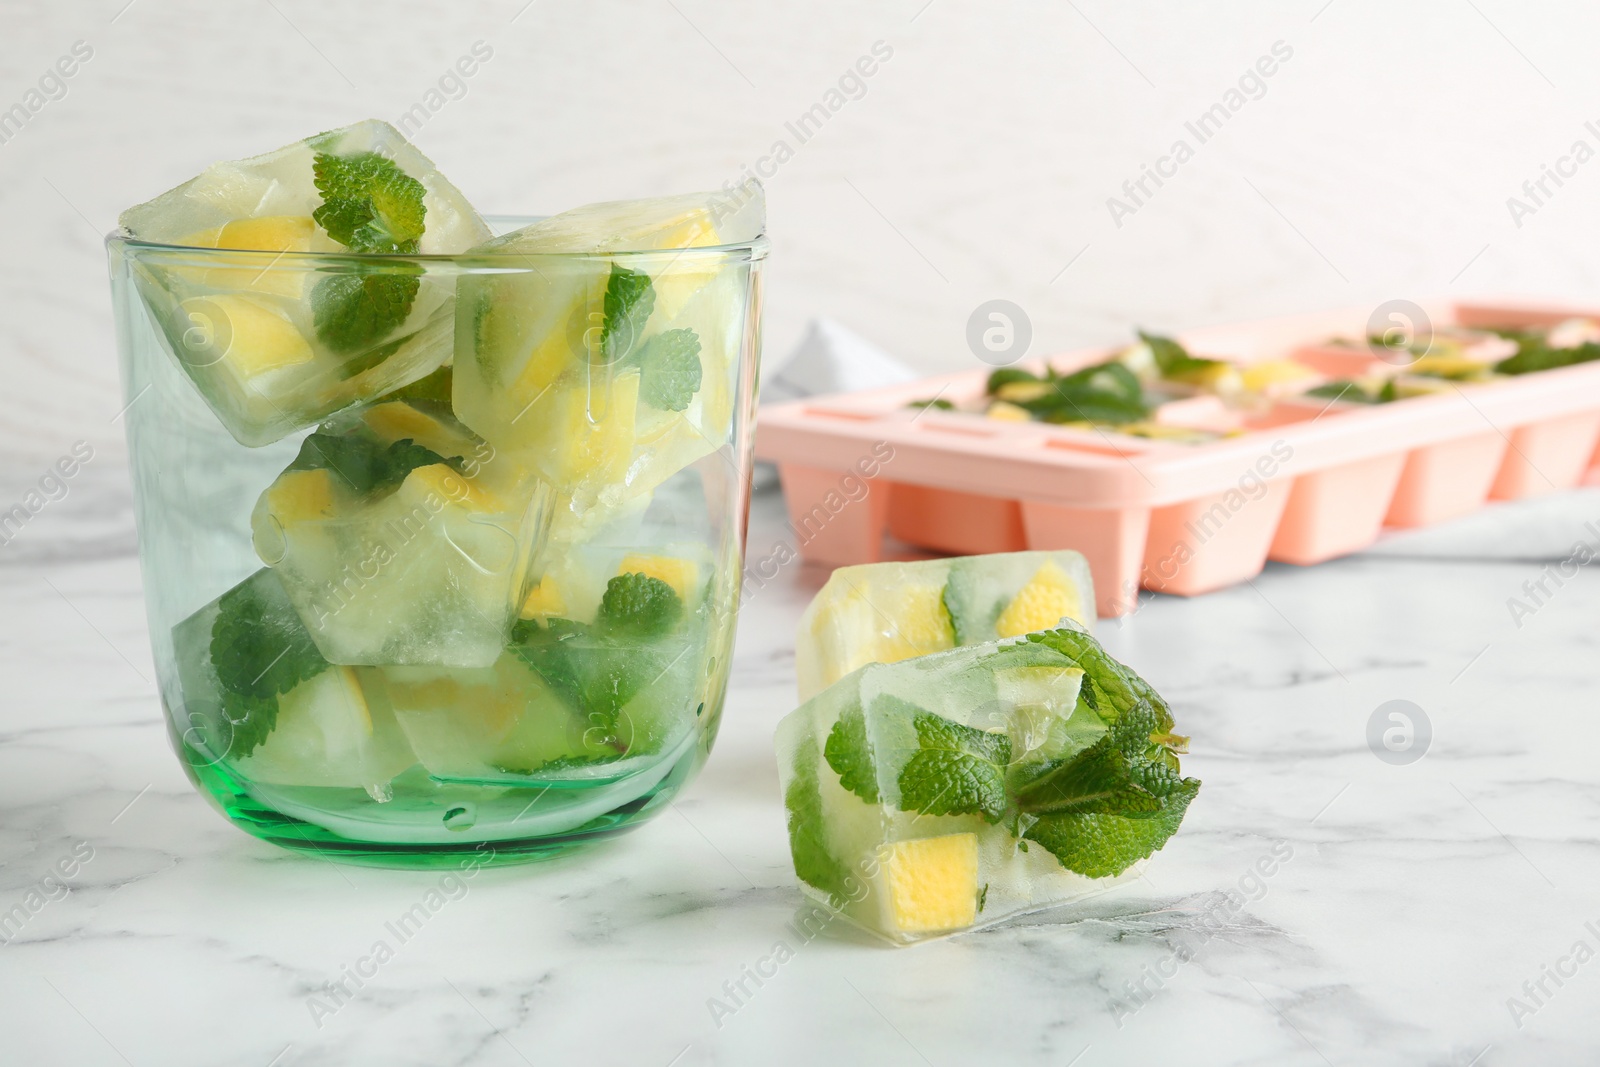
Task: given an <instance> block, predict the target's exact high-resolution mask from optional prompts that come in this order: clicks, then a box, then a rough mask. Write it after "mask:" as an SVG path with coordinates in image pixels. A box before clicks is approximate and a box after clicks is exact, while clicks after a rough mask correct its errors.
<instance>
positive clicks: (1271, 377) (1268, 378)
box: [1239, 359, 1317, 393]
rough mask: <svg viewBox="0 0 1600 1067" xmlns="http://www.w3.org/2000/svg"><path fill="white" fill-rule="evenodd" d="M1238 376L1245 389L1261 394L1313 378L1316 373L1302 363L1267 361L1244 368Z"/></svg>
mask: <svg viewBox="0 0 1600 1067" xmlns="http://www.w3.org/2000/svg"><path fill="white" fill-rule="evenodd" d="M1239 376H1240V377H1241V378H1242V379H1243V381H1244V387H1245V389H1247V390H1249V391H1250V392H1252V393H1261V392H1265V391H1266V390H1268V389H1270V388H1271V387H1272V386H1274V385H1283V384H1285V383H1288V382H1298V381H1303V380H1305V379H1307V378H1315V377H1316V376H1317V372H1316V371H1314V370H1312V369H1311V368H1310V367H1308V366H1306V365H1305V364H1304V363H1296V362H1295V361H1294V360H1292V359H1267V360H1262V361H1261V362H1260V363H1252V364H1250V365H1249V366H1248V367H1245V368H1244V369H1243V370H1242V371H1240V372H1239Z"/></svg>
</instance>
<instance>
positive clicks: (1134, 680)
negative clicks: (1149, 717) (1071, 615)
mask: <svg viewBox="0 0 1600 1067" xmlns="http://www.w3.org/2000/svg"><path fill="white" fill-rule="evenodd" d="M1027 640H1028V641H1031V642H1033V643H1035V644H1040V645H1044V646H1045V647H1046V648H1049V649H1053V650H1054V651H1056V652H1059V653H1060V654H1061V655H1063V656H1065V657H1066V658H1067V659H1068V660H1069V661H1070V662H1071V665H1072V666H1074V667H1082V668H1083V688H1082V689H1081V690H1079V694H1080V696H1079V699H1080V700H1082V701H1083V702H1084V703H1086V704H1087V705H1088V706H1089V707H1090V708H1091V709H1092V710H1093V711H1094V712H1095V714H1097V715H1099V716H1100V718H1102V719H1104V720H1105V721H1106V722H1107V723H1115V722H1116V720H1117V719H1118V718H1120V717H1121V716H1122V715H1123V714H1125V713H1127V712H1128V711H1130V710H1132V709H1133V708H1134V707H1135V706H1136V705H1137V704H1138V703H1139V702H1140V701H1144V702H1146V703H1148V704H1149V705H1150V708H1151V711H1152V713H1153V714H1154V715H1155V726H1154V728H1153V730H1154V732H1156V733H1163V734H1164V733H1169V732H1170V731H1171V730H1172V709H1171V708H1169V707H1168V706H1167V702H1166V701H1165V700H1163V699H1162V697H1161V694H1159V693H1157V692H1156V691H1155V690H1154V689H1152V688H1151V687H1150V683H1149V682H1146V681H1145V680H1144V679H1143V678H1141V677H1139V676H1138V675H1137V674H1135V673H1134V672H1133V671H1131V670H1129V669H1128V668H1127V667H1125V666H1123V665H1122V664H1121V663H1118V662H1117V661H1116V660H1115V659H1113V658H1111V656H1110V654H1109V653H1107V652H1106V650H1105V649H1104V648H1102V647H1100V642H1098V641H1096V640H1095V639H1094V638H1093V637H1091V636H1090V635H1089V634H1087V633H1085V632H1084V631H1082V630H1076V629H1073V628H1071V627H1066V626H1063V627H1060V628H1059V629H1055V630H1041V631H1039V632H1038V633H1032V634H1028V636H1027Z"/></svg>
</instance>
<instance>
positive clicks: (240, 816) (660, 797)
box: [178, 740, 709, 870]
mask: <svg viewBox="0 0 1600 1067" xmlns="http://www.w3.org/2000/svg"><path fill="white" fill-rule="evenodd" d="M707 747H709V746H707V745H704V744H693V743H691V744H690V745H688V747H687V748H686V749H685V750H683V751H682V752H681V753H680V754H678V756H677V758H676V759H675V760H672V761H671V762H670V764H667V765H666V766H665V773H657V774H641V775H638V776H636V778H635V779H634V780H633V781H632V782H631V783H628V784H630V785H631V788H629V789H627V790H626V792H625V793H624V794H622V795H621V796H619V795H618V794H617V786H618V784H619V783H615V782H613V783H605V784H602V785H600V786H599V787H597V788H593V789H589V790H573V789H570V788H563V789H561V790H559V795H558V796H557V797H556V798H555V799H554V800H553V801H550V802H549V803H544V801H546V798H548V797H550V795H551V794H552V793H557V792H558V791H557V790H555V789H554V788H552V787H551V786H549V785H539V784H529V785H524V786H517V787H506V786H503V785H502V786H487V785H470V784H461V783H453V782H441V781H438V780H436V779H433V778H430V777H428V776H427V775H426V774H425V773H424V772H422V771H421V770H420V768H413V769H412V770H411V771H408V772H406V773H405V774H403V775H401V776H400V777H399V778H397V779H395V780H394V782H392V783H390V784H389V786H388V788H387V789H386V794H387V795H385V797H384V799H383V800H379V799H377V797H376V796H374V795H372V794H371V793H369V792H368V791H366V790H361V789H330V788H308V787H286V786H271V785H264V784H261V783H252V782H247V781H245V780H244V779H242V778H240V777H239V776H238V775H236V774H234V773H233V772H232V771H231V770H230V769H229V768H228V767H227V766H226V765H225V764H220V763H215V762H212V761H210V760H209V759H208V758H207V757H206V756H205V755H204V754H203V753H201V752H199V751H198V750H196V749H194V748H193V747H191V746H190V745H188V744H186V743H184V742H182V741H181V740H180V741H179V742H178V751H179V755H180V757H181V758H182V760H183V763H184V766H185V768H186V769H187V770H188V772H189V777H190V779H191V780H192V781H194V783H195V784H196V785H197V786H199V787H200V791H201V792H202V793H203V794H204V795H206V796H207V797H209V798H210V799H211V801H212V803H213V804H214V805H215V806H216V807H217V809H218V810H219V811H220V812H221V813H222V815H223V816H224V817H225V818H227V819H228V821H230V822H232V823H233V824H234V825H235V826H237V827H239V829H241V830H243V831H244V832H246V833H248V834H250V835H251V836H253V837H258V838H260V839H261V840H263V841H268V842H270V843H272V844H274V845H278V846H280V847H282V848H286V849H290V850H291V851H295V852H304V853H313V854H315V855H318V856H321V857H323V858H326V859H332V860H337V861H339V862H341V863H353V864H359V865H362V866H368V867H388V868H395V869H409V870H441V869H464V868H466V867H469V866H471V867H474V868H477V867H501V866H509V865H511V864H517V863H530V862H534V861H536V860H541V859H549V858H551V857H554V856H557V855H561V854H563V853H567V852H571V851H574V850H576V849H581V848H583V847H585V846H587V845H591V844H594V843H595V842H598V841H600V840H603V839H604V838H607V837H612V836H615V835H617V834H620V833H625V832H626V831H628V830H632V829H633V828H635V827H637V826H639V825H640V824H642V823H644V822H646V821H648V820H649V819H652V818H654V817H655V816H656V815H657V814H658V813H659V812H660V811H662V810H663V809H664V808H665V807H666V805H667V804H668V802H670V801H671V799H672V798H673V796H675V795H676V794H677V792H678V790H679V789H680V788H682V786H683V785H684V784H685V783H686V782H687V781H688V780H689V779H690V778H691V777H692V776H693V775H694V772H695V770H696V769H697V768H698V767H699V765H700V763H701V761H702V759H703V756H704V752H705V749H706V748H707ZM667 759H671V757H670V756H669V757H666V759H664V761H663V762H664V763H666V760H667ZM583 793H587V794H589V795H587V796H584V795H575V794H583ZM624 796H625V797H626V799H623V797H624ZM613 799H615V800H616V801H617V802H616V803H615V804H612V803H611V801H612V800H613ZM596 806H598V807H599V808H603V809H604V810H600V811H598V812H597V813H593V814H591V811H592V810H593V809H594V808H595V807H596ZM552 808H553V809H554V810H552Z"/></svg>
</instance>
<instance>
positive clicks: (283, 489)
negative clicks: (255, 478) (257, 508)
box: [266, 467, 336, 526]
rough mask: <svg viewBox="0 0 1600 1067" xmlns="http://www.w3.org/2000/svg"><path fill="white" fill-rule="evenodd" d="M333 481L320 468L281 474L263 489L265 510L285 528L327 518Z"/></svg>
mask: <svg viewBox="0 0 1600 1067" xmlns="http://www.w3.org/2000/svg"><path fill="white" fill-rule="evenodd" d="M333 479H334V474H333V472H331V471H329V470H327V469H326V468H323V467H318V468H317V469H315V470H309V471H284V472H283V473H282V474H280V475H278V479H277V481H275V482H273V483H272V484H271V485H270V486H268V487H267V492H266V501H267V509H268V510H269V511H271V512H272V514H273V515H274V516H275V517H276V518H277V520H278V521H279V522H281V523H283V524H284V525H285V526H290V525H293V524H295V523H298V522H309V521H314V520H317V519H331V518H332V517H333V506H334V496H335V492H336V489H335V486H334V483H333Z"/></svg>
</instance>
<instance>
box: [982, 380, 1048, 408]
mask: <svg viewBox="0 0 1600 1067" xmlns="http://www.w3.org/2000/svg"><path fill="white" fill-rule="evenodd" d="M1054 389H1055V385H1054V384H1052V383H1050V382H1007V383H1006V384H1004V385H1002V386H1001V387H1000V388H998V389H996V390H995V391H994V395H995V396H996V397H998V398H999V399H1001V400H1009V401H1019V400H1020V401H1022V402H1023V403H1027V402H1028V401H1029V400H1038V399H1039V398H1040V397H1042V396H1047V395H1049V394H1050V393H1051V392H1052V391H1054Z"/></svg>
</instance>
